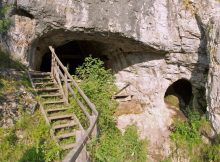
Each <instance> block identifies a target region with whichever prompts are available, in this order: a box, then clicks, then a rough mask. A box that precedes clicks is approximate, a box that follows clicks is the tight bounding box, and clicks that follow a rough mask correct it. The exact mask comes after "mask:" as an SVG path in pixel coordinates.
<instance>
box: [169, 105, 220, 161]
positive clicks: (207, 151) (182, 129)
mask: <svg viewBox="0 0 220 162" xmlns="http://www.w3.org/2000/svg"><path fill="white" fill-rule="evenodd" d="M187 112H188V120H187V121H182V120H176V121H175V122H174V127H173V128H174V129H173V132H172V133H171V136H170V137H171V140H172V142H173V148H172V153H171V155H170V157H171V159H176V160H177V159H178V160H179V161H184V160H185V159H188V160H190V161H192V162H198V161H200V162H207V161H213V162H217V161H220V136H214V137H212V135H211V134H212V133H211V132H212V128H211V124H210V122H209V121H208V119H207V117H206V116H201V115H200V114H199V113H198V112H197V111H196V110H192V109H190V108H188V111H187Z"/></svg>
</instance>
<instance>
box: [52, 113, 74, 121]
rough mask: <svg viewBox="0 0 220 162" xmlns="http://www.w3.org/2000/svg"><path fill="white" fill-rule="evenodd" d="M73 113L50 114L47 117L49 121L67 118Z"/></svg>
mask: <svg viewBox="0 0 220 162" xmlns="http://www.w3.org/2000/svg"><path fill="white" fill-rule="evenodd" d="M72 117H73V115H72V114H71V115H60V116H51V117H48V119H49V121H53V120H60V119H67V118H72Z"/></svg>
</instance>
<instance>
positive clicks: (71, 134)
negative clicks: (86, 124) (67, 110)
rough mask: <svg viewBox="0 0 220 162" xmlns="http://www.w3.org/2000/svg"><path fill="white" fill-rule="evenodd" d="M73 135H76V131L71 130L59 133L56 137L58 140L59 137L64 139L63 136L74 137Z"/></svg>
mask: <svg viewBox="0 0 220 162" xmlns="http://www.w3.org/2000/svg"><path fill="white" fill-rule="evenodd" d="M74 136H76V133H75V132H71V133H65V134H62V135H59V136H57V137H56V138H57V139H58V140H61V139H64V138H69V137H74Z"/></svg>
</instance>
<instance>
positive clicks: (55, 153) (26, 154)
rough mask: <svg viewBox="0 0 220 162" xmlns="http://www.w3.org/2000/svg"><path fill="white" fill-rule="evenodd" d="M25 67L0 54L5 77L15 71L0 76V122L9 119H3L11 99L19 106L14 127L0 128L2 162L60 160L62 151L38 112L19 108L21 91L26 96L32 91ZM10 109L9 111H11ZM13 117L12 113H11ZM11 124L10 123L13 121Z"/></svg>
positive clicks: (0, 65)
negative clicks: (13, 98)
mask: <svg viewBox="0 0 220 162" xmlns="http://www.w3.org/2000/svg"><path fill="white" fill-rule="evenodd" d="M23 68H24V67H23V66H22V65H21V64H20V63H19V62H17V61H14V60H12V59H11V58H10V56H9V55H8V54H5V53H3V52H0V70H2V72H3V73H6V71H7V70H9V69H13V74H12V75H7V74H6V75H0V121H2V120H5V119H7V120H8V119H9V118H8V117H7V118H6V117H5V116H4V114H5V112H4V109H3V108H4V105H5V104H8V103H7V101H8V97H7V96H9V99H10V98H11V97H15V100H13V101H11V102H13V103H15V104H16V107H17V108H16V109H13V110H7V111H16V112H13V113H15V114H19V115H18V117H17V118H15V120H14V121H13V123H14V124H13V125H10V126H4V127H0V155H1V156H0V161H1V162H14V161H18V162H27V161H31V162H49V161H54V159H57V157H58V158H59V148H58V147H57V145H56V144H55V143H54V141H53V140H52V139H51V137H50V133H49V128H48V126H47V125H46V123H45V121H44V119H43V117H42V115H41V113H40V111H39V110H36V112H34V113H33V114H30V112H28V111H25V110H26V109H25V108H24V107H23V106H22V104H20V102H22V100H23V99H22V98H20V96H19V95H17V92H18V91H19V90H20V89H23V90H24V91H23V92H25V93H28V92H30V91H32V87H31V85H30V82H29V80H28V76H27V75H26V73H25V72H24V71H23ZM8 108H10V107H8ZM11 113H12V112H11ZM10 120H11V119H10Z"/></svg>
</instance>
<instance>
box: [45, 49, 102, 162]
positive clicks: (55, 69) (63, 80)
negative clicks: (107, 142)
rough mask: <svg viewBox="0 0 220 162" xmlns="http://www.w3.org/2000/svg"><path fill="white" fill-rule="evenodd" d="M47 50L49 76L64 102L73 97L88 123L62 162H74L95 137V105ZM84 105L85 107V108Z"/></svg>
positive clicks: (53, 54)
mask: <svg viewBox="0 0 220 162" xmlns="http://www.w3.org/2000/svg"><path fill="white" fill-rule="evenodd" d="M49 48H50V51H51V53H52V57H51V58H52V62H51V74H52V76H53V77H54V79H55V80H56V81H57V83H58V84H59V86H60V89H61V90H62V93H63V96H64V100H65V102H66V103H68V102H69V96H72V97H74V99H75V101H76V102H77V104H78V106H79V107H80V108H81V110H82V112H83V113H84V115H85V116H86V117H87V119H88V121H89V126H88V128H83V129H84V131H83V133H82V134H81V138H80V139H79V140H77V142H76V147H74V148H73V149H72V150H71V151H70V152H69V153H68V154H67V155H66V157H65V158H64V160H63V162H74V161H76V160H77V158H78V157H79V156H80V154H81V152H82V151H83V149H85V148H84V147H85V145H86V143H87V142H88V140H89V138H90V137H91V136H97V119H98V111H97V110H96V107H95V105H94V104H93V103H92V102H91V101H90V100H89V98H88V97H87V96H86V95H85V94H84V92H83V91H82V90H81V89H80V87H79V86H78V85H77V83H76V81H75V80H74V79H73V77H72V76H71V75H70V73H69V72H68V70H67V68H66V67H65V66H64V65H63V64H62V62H61V61H60V60H59V58H58V57H57V55H56V53H55V51H54V49H53V48H52V46H49ZM78 94H79V95H80V98H81V99H83V100H84V101H81V100H80V99H79V97H78ZM85 104H86V105H87V106H85ZM88 108H89V110H88ZM79 161H80V160H79Z"/></svg>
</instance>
